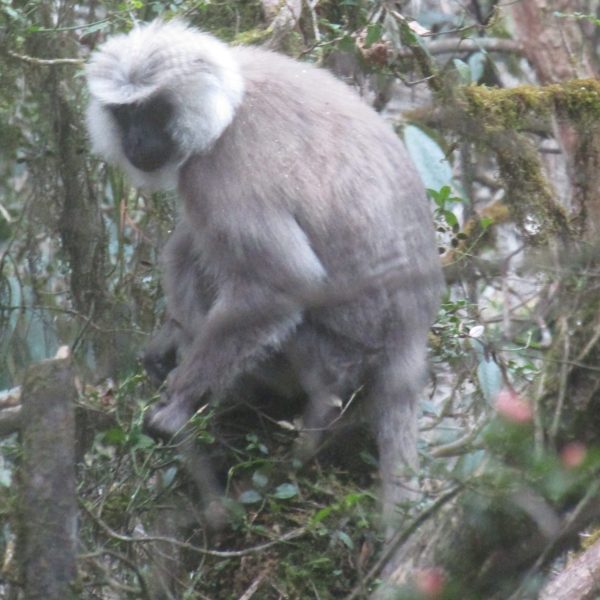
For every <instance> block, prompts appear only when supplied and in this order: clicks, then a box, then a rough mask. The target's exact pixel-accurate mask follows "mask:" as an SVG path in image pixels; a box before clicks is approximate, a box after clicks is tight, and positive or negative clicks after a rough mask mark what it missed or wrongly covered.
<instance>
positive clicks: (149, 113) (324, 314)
mask: <svg viewBox="0 0 600 600" xmlns="http://www.w3.org/2000/svg"><path fill="white" fill-rule="evenodd" d="M86 76H87V81H88V86H89V92H90V96H91V101H90V105H89V109H88V114H87V123H88V128H89V132H90V136H91V140H92V144H93V148H94V150H95V151H96V152H98V153H99V154H101V155H102V156H103V157H104V158H106V159H107V160H108V161H109V162H112V163H115V164H118V165H120V166H121V167H122V168H124V169H125V170H126V171H127V173H128V174H129V176H130V177H131V179H132V180H133V182H134V183H135V184H137V185H140V186H145V187H148V188H150V189H157V188H172V187H177V189H178V191H179V194H180V196H181V199H182V201H183V208H182V221H183V223H184V226H185V227H187V232H186V233H185V235H184V236H182V237H185V238H186V239H188V241H186V242H185V243H183V250H181V249H180V250H177V248H178V247H179V248H181V246H182V244H181V243H180V242H181V240H180V241H179V242H177V243H174V244H172V245H171V247H170V250H169V253H170V256H169V257H168V259H167V261H166V279H167V286H166V287H167V290H166V291H167V296H168V300H167V302H168V310H169V312H170V313H171V314H178V313H183V314H185V315H187V317H186V322H185V323H184V330H185V331H184V332H183V334H184V335H185V337H186V346H185V347H186V350H185V352H184V353H182V355H181V360H180V361H179V364H178V365H177V367H176V368H175V369H174V370H173V371H172V372H171V373H170V375H169V377H168V380H167V393H166V398H165V400H163V401H162V402H160V403H158V404H157V405H156V406H155V407H154V408H153V409H152V411H151V412H150V414H149V417H148V425H149V427H150V428H151V429H152V430H153V431H156V432H159V433H161V434H163V435H167V436H171V435H175V434H176V433H178V432H180V431H181V430H182V428H184V426H185V425H186V423H187V421H188V420H189V419H190V417H191V416H192V415H193V414H194V412H195V410H196V409H197V407H198V406H199V403H200V402H201V401H202V400H203V399H204V398H206V397H208V396H210V397H211V398H215V399H218V398H220V397H223V396H224V395H225V394H226V393H227V391H228V390H229V389H231V387H232V386H233V385H234V384H235V382H236V380H238V378H239V377H240V376H241V375H243V374H245V373H248V372H251V371H252V370H253V369H255V368H256V367H257V365H260V364H261V363H262V362H263V361H265V360H267V359H268V358H269V357H271V356H273V355H274V354H281V355H283V356H285V357H286V359H287V360H288V361H289V363H290V364H291V365H292V367H293V369H294V371H295V373H296V375H297V377H298V380H299V381H300V383H301V385H302V387H303V389H304V391H305V392H306V394H307V396H308V398H309V402H308V407H307V409H306V413H305V415H304V426H305V428H306V431H307V435H306V437H305V439H304V441H303V444H302V448H301V452H302V453H303V454H306V455H308V454H310V452H311V451H312V449H313V448H314V447H315V445H316V444H317V443H318V441H319V439H320V436H321V434H322V432H323V431H325V430H326V429H327V426H328V424H329V423H330V422H331V420H332V418H334V417H335V416H336V415H337V411H338V408H337V406H339V399H342V400H344V399H347V398H348V397H349V396H350V395H351V394H352V393H353V392H354V391H355V390H357V389H358V388H359V387H362V389H363V392H364V395H365V396H367V398H366V401H368V402H370V406H369V407H368V413H369V415H370V417H371V418H372V421H373V427H374V431H375V434H376V438H377V444H378V449H379V460H380V472H381V479H382V486H383V510H384V518H386V519H389V518H391V516H392V515H393V511H394V507H395V505H396V503H397V502H399V501H400V500H402V499H404V498H406V496H407V495H408V494H409V491H408V490H407V489H406V486H405V485H404V484H405V482H406V481H407V472H408V473H410V472H414V469H416V466H417V453H416V429H417V425H416V403H417V399H418V396H419V393H420V391H421V388H422V385H423V381H424V374H425V359H426V340H427V332H428V329H429V327H430V325H431V322H432V319H433V317H434V315H435V312H436V310H437V307H438V304H439V297H440V293H441V289H442V285H443V284H442V276H441V268H440V263H439V258H438V253H437V247H436V243H435V240H434V235H433V227H432V223H431V215H430V209H429V206H428V202H427V199H426V197H425V193H424V190H423V186H422V184H421V182H420V181H419V178H418V176H417V174H416V172H415V169H414V167H413V165H412V164H411V161H410V159H409V157H408V155H407V152H406V150H405V148H404V146H403V144H402V143H401V142H400V140H399V139H398V137H397V136H396V134H395V133H394V132H393V131H392V130H391V128H390V127H389V126H388V125H387V124H386V123H385V122H384V121H383V120H382V119H381V118H380V117H379V116H378V115H377V114H376V113H375V112H374V111H373V110H372V109H371V108H369V107H368V106H366V105H365V104H364V103H363V102H362V101H361V100H360V98H359V97H358V96H357V95H356V94H355V93H354V92H353V91H352V90H351V89H349V88H348V87H347V86H345V85H344V84H343V83H341V82H339V81H338V80H336V79H335V78H334V77H333V76H332V75H331V74H329V73H327V72H326V71H324V70H321V69H318V68H315V67H313V66H311V65H309V64H306V63H301V62H297V61H294V60H291V59H289V58H286V57H283V56H280V55H277V54H275V53H271V52H268V51H264V50H261V49H258V48H248V47H245V48H242V47H231V48H230V47H228V46H226V45H224V44H222V43H221V42H219V41H218V40H217V39H216V38H214V37H213V36H211V35H209V34H206V33H202V32H199V31H198V30H196V29H194V28H191V27H188V26H187V25H186V24H185V23H183V22H182V21H179V20H174V21H170V22H164V21H161V20H157V21H154V22H152V23H150V24H148V25H142V26H138V27H135V28H134V29H133V30H132V31H131V32H129V33H128V34H125V35H116V36H114V37H112V38H110V39H109V40H108V41H107V42H106V43H105V44H104V45H102V46H101V47H100V48H99V50H98V51H97V52H95V53H94V54H93V55H92V57H91V60H90V61H89V64H88V65H87V68H86ZM192 260H193V261H196V262H195V264H196V267H194V269H197V271H196V272H198V273H203V274H205V276H206V277H207V278H208V281H210V286H209V289H210V293H208V294H205V293H204V291H203V292H202V294H203V295H202V294H200V293H199V292H198V293H197V291H198V288H199V286H200V283H199V282H198V281H195V280H193V276H192V280H191V281H189V286H188V287H186V286H175V288H174V287H173V286H170V285H169V283H168V282H169V277H170V276H173V274H175V273H176V270H177V269H178V268H179V269H182V271H181V272H183V273H185V272H188V273H190V272H193V271H194V269H189V265H188V264H187V263H188V261H192ZM385 265H393V269H394V273H395V277H394V278H393V282H392V283H390V282H389V281H387V280H386V279H385V278H382V280H381V281H380V282H379V284H377V281H378V280H377V277H373V274H374V273H378V272H380V271H381V270H382V268H384V267H385ZM169 271H170V272H171V275H170V274H169ZM175 276H176V277H177V276H178V275H175ZM357 281H358V282H360V281H366V282H370V283H369V285H364V286H362V287H361V286H360V285H359V286H358V288H357V289H360V293H355V294H348V295H347V296H346V297H342V298H341V299H339V298H338V301H336V302H326V301H322V298H323V294H321V296H320V297H321V301H319V302H311V301H310V299H311V298H314V297H316V296H319V290H321V291H323V290H325V291H327V290H331V291H335V290H336V289H338V288H339V289H345V288H347V289H351V284H352V283H353V282H357ZM338 296H339V295H338ZM342 296H343V295H342ZM325 297H326V294H325ZM307 298H308V299H309V300H307ZM190 315H193V317H191V318H190ZM183 354H185V355H183ZM208 491H209V492H210V490H208Z"/></svg>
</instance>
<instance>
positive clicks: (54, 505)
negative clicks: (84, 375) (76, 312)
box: [18, 359, 77, 600]
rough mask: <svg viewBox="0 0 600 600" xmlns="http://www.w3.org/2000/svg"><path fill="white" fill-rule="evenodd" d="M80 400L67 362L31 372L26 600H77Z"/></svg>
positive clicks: (23, 525) (23, 555)
mask: <svg viewBox="0 0 600 600" xmlns="http://www.w3.org/2000/svg"><path fill="white" fill-rule="evenodd" d="M76 398H77V390H76V388H75V384H74V380H73V374H72V371H71V367H70V364H69V361H68V360H67V359H58V360H56V359H55V360H48V361H44V362H41V363H37V364H35V365H32V366H31V367H30V368H29V369H28V370H27V372H26V375H25V382H24V384H23V393H22V403H23V413H22V423H23V434H22V435H23V462H22V467H21V469H20V474H19V477H20V482H21V489H20V492H21V504H22V505H21V511H20V521H21V522H20V536H19V544H18V545H19V550H18V556H19V558H20V564H21V572H22V577H23V582H24V590H25V598H26V600H68V599H69V598H75V597H76V596H75V594H74V592H73V588H72V584H73V583H74V581H75V577H76V566H75V556H76V541H77V500H76V493H75V491H76V488H75V444H74V433H75V431H74V430H75V420H74V408H75V399H76Z"/></svg>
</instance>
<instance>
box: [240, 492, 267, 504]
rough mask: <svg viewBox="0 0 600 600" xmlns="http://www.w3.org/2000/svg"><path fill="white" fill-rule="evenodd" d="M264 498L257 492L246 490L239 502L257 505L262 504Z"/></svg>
mask: <svg viewBox="0 0 600 600" xmlns="http://www.w3.org/2000/svg"><path fill="white" fill-rule="evenodd" d="M262 499H263V497H262V496H261V495H260V494H259V493H258V492H257V491H256V490H246V491H245V492H242V493H241V494H240V497H239V501H240V502H241V503H242V504H256V503H258V502H262Z"/></svg>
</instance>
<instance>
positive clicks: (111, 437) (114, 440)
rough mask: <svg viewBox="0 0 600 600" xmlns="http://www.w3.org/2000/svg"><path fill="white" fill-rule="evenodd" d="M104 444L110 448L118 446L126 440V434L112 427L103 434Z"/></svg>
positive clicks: (118, 428)
mask: <svg viewBox="0 0 600 600" xmlns="http://www.w3.org/2000/svg"><path fill="white" fill-rule="evenodd" d="M103 437H104V440H103V441H104V443H105V444H110V445H111V446H120V445H121V444H124V443H125V441H126V440H127V434H126V433H125V431H123V429H121V428H120V427H113V428H112V429H109V430H108V431H105V432H104V436H103Z"/></svg>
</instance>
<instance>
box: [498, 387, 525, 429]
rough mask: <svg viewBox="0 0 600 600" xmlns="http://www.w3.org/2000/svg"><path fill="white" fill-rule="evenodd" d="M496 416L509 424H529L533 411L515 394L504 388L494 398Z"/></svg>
mask: <svg viewBox="0 0 600 600" xmlns="http://www.w3.org/2000/svg"><path fill="white" fill-rule="evenodd" d="M496 410H497V411H498V414H499V415H501V416H502V417H504V418H505V419H506V420H507V421H510V422H511V423H529V422H530V421H531V420H532V419H533V410H532V409H531V406H530V405H529V402H527V400H524V399H523V398H522V397H521V396H519V394H517V392H515V391H514V390H510V389H507V388H504V389H503V390H500V392H499V393H498V397H497V398H496Z"/></svg>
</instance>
